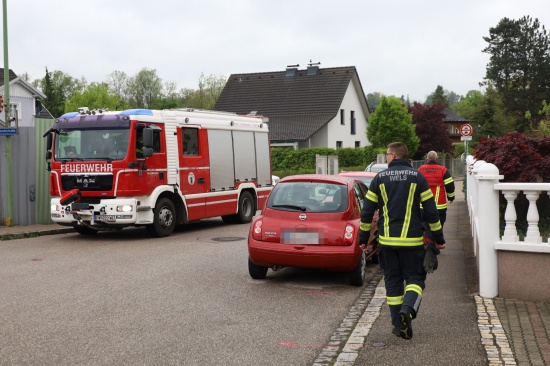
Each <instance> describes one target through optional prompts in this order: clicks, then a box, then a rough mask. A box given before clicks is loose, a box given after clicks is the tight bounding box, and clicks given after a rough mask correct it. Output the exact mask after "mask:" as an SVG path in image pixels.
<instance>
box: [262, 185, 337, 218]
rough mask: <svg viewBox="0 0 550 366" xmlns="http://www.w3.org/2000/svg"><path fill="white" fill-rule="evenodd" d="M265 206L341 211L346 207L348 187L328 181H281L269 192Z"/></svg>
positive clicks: (301, 209) (278, 208) (293, 209)
mask: <svg viewBox="0 0 550 366" xmlns="http://www.w3.org/2000/svg"><path fill="white" fill-rule="evenodd" d="M267 207H269V208H272V209H276V210H292V211H304V212H343V211H345V210H346V209H347V208H348V188H347V186H346V185H341V184H333V183H328V182H281V183H278V184H277V185H276V186H275V188H274V189H273V192H271V195H270V196H269V200H268V201H267Z"/></svg>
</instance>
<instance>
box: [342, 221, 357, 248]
mask: <svg viewBox="0 0 550 366" xmlns="http://www.w3.org/2000/svg"><path fill="white" fill-rule="evenodd" d="M354 239H355V228H354V227H353V225H349V224H348V225H346V232H345V233H344V245H351V244H353V242H354Z"/></svg>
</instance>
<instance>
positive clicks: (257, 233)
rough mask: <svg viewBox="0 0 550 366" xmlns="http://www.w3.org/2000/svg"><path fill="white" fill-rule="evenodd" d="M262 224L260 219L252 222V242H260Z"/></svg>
mask: <svg viewBox="0 0 550 366" xmlns="http://www.w3.org/2000/svg"><path fill="white" fill-rule="evenodd" d="M262 224H263V221H262V220H261V219H259V220H256V221H254V224H253V226H252V237H253V238H254V240H262Z"/></svg>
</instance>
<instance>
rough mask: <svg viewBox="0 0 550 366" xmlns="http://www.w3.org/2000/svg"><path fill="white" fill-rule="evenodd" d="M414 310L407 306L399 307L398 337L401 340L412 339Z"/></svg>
mask: <svg viewBox="0 0 550 366" xmlns="http://www.w3.org/2000/svg"><path fill="white" fill-rule="evenodd" d="M413 314H414V310H413V309H412V308H411V307H410V306H407V305H403V306H402V307H401V311H400V312H399V317H400V329H399V331H400V336H401V338H403V339H411V338H412V337H413V330H412V320H413V317H414V316H413Z"/></svg>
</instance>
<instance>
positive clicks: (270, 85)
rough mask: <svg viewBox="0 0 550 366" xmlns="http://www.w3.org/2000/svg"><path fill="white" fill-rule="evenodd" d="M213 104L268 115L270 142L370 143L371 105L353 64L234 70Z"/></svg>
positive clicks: (338, 145)
mask: <svg viewBox="0 0 550 366" xmlns="http://www.w3.org/2000/svg"><path fill="white" fill-rule="evenodd" d="M214 110H218V111H228V112H236V113H239V114H248V113H256V114H258V115H262V116H265V117H268V118H269V131H270V139H271V146H292V147H294V148H297V149H298V148H306V147H330V148H341V147H364V146H368V145H370V143H369V141H368V139H367V136H366V128H367V121H368V118H369V113H370V112H369V107H368V105H367V98H366V96H365V93H364V91H363V87H362V86H361V82H360V80H359V76H358V75H357V70H356V69H355V67H354V66H348V67H334V68H326V69H321V68H319V66H318V65H317V64H309V65H308V67H307V68H306V69H304V70H300V69H299V65H290V66H287V68H286V70H285V71H274V72H263V73H252V74H232V75H231V76H230V77H229V80H228V81H227V83H226V85H225V87H224V89H223V91H222V93H221V95H220V97H219V98H218V101H217V102H216V105H215V106H214Z"/></svg>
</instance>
